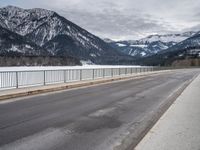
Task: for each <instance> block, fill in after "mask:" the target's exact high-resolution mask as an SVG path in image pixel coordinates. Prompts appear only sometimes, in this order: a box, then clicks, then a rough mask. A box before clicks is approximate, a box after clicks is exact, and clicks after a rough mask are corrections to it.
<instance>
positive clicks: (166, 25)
mask: <svg viewBox="0 0 200 150" xmlns="http://www.w3.org/2000/svg"><path fill="white" fill-rule="evenodd" d="M6 5H15V6H19V7H22V8H34V7H37V8H38V7H39V8H46V9H51V10H54V11H56V12H58V13H59V14H60V15H63V16H64V17H66V18H67V19H68V20H70V21H72V22H74V23H76V24H77V25H79V26H81V27H83V28H85V29H86V30H88V31H90V32H92V33H93V34H95V35H97V36H100V37H101V38H110V39H115V40H131V39H139V38H142V37H145V36H147V35H150V34H166V33H173V32H182V31H189V30H200V0H0V6H1V7H3V6H6Z"/></svg>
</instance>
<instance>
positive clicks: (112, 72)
mask: <svg viewBox="0 0 200 150" xmlns="http://www.w3.org/2000/svg"><path fill="white" fill-rule="evenodd" d="M111 76H112V77H113V68H111Z"/></svg>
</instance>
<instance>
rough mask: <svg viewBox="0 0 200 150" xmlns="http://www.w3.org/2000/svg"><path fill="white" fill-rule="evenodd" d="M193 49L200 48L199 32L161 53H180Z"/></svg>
mask: <svg viewBox="0 0 200 150" xmlns="http://www.w3.org/2000/svg"><path fill="white" fill-rule="evenodd" d="M194 48H198V49H199V48H200V31H199V32H197V33H196V34H194V35H193V36H192V37H190V38H188V39H185V40H183V41H181V42H179V43H178V44H176V45H174V46H172V47H170V48H168V49H167V50H165V51H163V52H162V53H165V52H170V51H181V50H190V49H194Z"/></svg>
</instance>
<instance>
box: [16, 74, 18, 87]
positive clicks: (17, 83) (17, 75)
mask: <svg viewBox="0 0 200 150" xmlns="http://www.w3.org/2000/svg"><path fill="white" fill-rule="evenodd" d="M16 88H19V79H18V72H17V71H16Z"/></svg>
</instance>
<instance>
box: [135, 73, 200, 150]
mask: <svg viewBox="0 0 200 150" xmlns="http://www.w3.org/2000/svg"><path fill="white" fill-rule="evenodd" d="M199 98H200V75H199V76H198V77H197V78H196V79H195V80H194V81H193V82H192V83H191V84H190V85H189V86H188V87H187V88H186V89H185V90H184V91H183V93H182V94H181V95H180V96H179V97H178V99H177V100H176V101H175V102H174V103H173V104H172V106H171V107H170V108H169V109H168V111H167V112H166V113H165V114H164V115H163V116H162V117H161V118H160V119H159V121H158V122H157V123H156V124H155V125H154V127H153V128H152V129H151V130H150V131H149V132H148V134H147V135H146V136H145V137H144V138H143V139H142V141H141V142H140V143H139V144H138V145H137V146H136V148H135V150H146V149H148V150H169V149H173V150H180V149H181V150H189V149H190V150H199V148H200V142H199V141H200V134H199V133H200V117H199V116H200V109H199V108H200V99H199Z"/></svg>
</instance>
